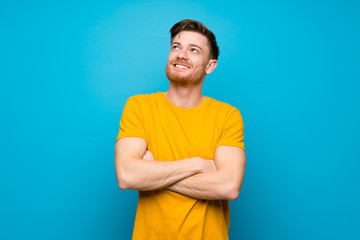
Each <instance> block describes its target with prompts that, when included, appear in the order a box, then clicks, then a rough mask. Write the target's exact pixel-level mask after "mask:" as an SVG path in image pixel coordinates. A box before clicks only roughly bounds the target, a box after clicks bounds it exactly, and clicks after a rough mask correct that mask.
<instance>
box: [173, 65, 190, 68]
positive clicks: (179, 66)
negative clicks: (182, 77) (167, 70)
mask: <svg viewBox="0 0 360 240" xmlns="http://www.w3.org/2000/svg"><path fill="white" fill-rule="evenodd" d="M174 66H175V67H177V68H182V69H189V68H190V67H188V66H185V65H181V64H174Z"/></svg>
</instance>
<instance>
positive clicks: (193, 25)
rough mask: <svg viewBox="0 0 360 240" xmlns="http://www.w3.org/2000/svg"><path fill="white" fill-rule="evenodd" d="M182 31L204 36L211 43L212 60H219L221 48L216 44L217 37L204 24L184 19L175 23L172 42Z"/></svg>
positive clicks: (171, 32)
mask: <svg viewBox="0 0 360 240" xmlns="http://www.w3.org/2000/svg"><path fill="white" fill-rule="evenodd" d="M182 31H190V32H197V33H200V34H202V35H204V36H205V37H206V38H207V39H208V41H209V43H210V58H211V59H216V60H217V59H218V57H219V54H220V51H219V46H218V45H217V43H216V38H215V35H214V33H213V32H211V31H210V30H209V29H208V28H207V27H206V26H205V25H204V24H202V23H201V22H198V21H195V20H192V19H184V20H182V21H180V22H177V23H175V25H174V26H172V28H171V29H170V34H171V42H172V41H173V39H174V37H175V36H176V35H177V34H178V33H180V32H182Z"/></svg>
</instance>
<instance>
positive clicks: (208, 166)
mask: <svg viewBox="0 0 360 240" xmlns="http://www.w3.org/2000/svg"><path fill="white" fill-rule="evenodd" d="M193 159H194V160H195V161H197V162H198V164H199V166H200V172H201V173H206V172H216V171H217V168H216V165H215V161H214V160H212V159H205V158H201V157H195V158H193Z"/></svg>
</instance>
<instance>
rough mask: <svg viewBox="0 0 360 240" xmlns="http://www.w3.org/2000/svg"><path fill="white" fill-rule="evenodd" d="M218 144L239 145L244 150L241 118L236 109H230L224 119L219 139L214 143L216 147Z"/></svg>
mask: <svg viewBox="0 0 360 240" xmlns="http://www.w3.org/2000/svg"><path fill="white" fill-rule="evenodd" d="M219 146H234V147H241V148H242V149H244V150H245V145H244V125H243V119H242V116H241V114H240V111H239V110H238V109H235V110H232V112H231V113H230V114H229V116H228V117H227V119H226V120H225V122H224V126H223V128H222V131H221V134H220V139H219V141H218V143H217V144H216V147H219Z"/></svg>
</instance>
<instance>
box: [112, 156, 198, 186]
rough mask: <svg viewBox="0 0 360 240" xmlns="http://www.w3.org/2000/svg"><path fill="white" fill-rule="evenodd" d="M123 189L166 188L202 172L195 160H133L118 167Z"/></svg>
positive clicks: (120, 184)
mask: <svg viewBox="0 0 360 240" xmlns="http://www.w3.org/2000/svg"><path fill="white" fill-rule="evenodd" d="M116 169H117V178H118V183H119V187H120V188H121V189H135V190H143V191H146V190H154V189H160V188H164V187H166V186H169V185H171V184H173V183H175V182H178V181H180V180H182V179H185V178H187V177H190V176H192V175H194V174H197V173H200V172H201V167H199V164H196V160H195V159H183V160H178V161H149V160H144V159H131V160H128V161H126V162H124V163H123V164H119V166H116Z"/></svg>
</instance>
